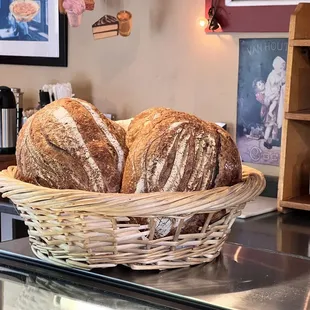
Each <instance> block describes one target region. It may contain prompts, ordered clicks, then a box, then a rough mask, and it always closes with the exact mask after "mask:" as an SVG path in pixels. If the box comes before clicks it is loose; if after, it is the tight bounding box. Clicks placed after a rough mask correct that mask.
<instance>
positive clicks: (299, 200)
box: [280, 195, 310, 210]
mask: <svg viewBox="0 0 310 310" xmlns="http://www.w3.org/2000/svg"><path fill="white" fill-rule="evenodd" d="M280 206H281V207H282V208H289V209H299V210H310V195H305V196H300V197H295V198H291V199H288V200H285V201H283V200H282V201H280Z"/></svg>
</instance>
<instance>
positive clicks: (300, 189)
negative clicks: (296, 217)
mask: <svg viewBox="0 0 310 310" xmlns="http://www.w3.org/2000/svg"><path fill="white" fill-rule="evenodd" d="M309 20H310V3H300V4H298V6H297V8H296V10H295V12H294V13H293V15H292V16H291V20H290V30H289V44H288V51H287V66H286V68H287V72H286V90H285V100H284V111H289V112H286V113H285V115H284V120H283V124H282V144H281V165H280V174H279V184H278V210H279V211H280V212H287V211H288V209H301V210H309V211H310V195H309V177H310V143H309V139H310V125H309V124H310V123H309V122H310V101H309V98H310V84H309V81H310V61H309V57H308V56H309V55H308V53H303V52H302V51H301V50H302V47H304V48H305V49H306V50H307V51H308V50H309V48H310V23H309ZM303 195H306V196H303ZM292 197H295V198H292Z"/></svg>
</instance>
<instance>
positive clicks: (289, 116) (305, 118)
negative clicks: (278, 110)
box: [285, 109, 310, 121]
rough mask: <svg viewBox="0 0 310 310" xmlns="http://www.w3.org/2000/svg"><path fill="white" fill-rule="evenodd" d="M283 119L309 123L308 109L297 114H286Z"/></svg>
mask: <svg viewBox="0 0 310 310" xmlns="http://www.w3.org/2000/svg"><path fill="white" fill-rule="evenodd" d="M285 118H286V119H292V120H297V121H310V109H308V110H302V111H297V112H286V113H285Z"/></svg>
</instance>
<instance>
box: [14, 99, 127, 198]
mask: <svg viewBox="0 0 310 310" xmlns="http://www.w3.org/2000/svg"><path fill="white" fill-rule="evenodd" d="M125 137H126V133H125V131H124V129H123V128H122V127H121V126H119V125H118V124H116V123H114V122H113V121H111V120H109V119H108V118H106V117H105V116H104V115H103V114H102V113H100V112H99V111H98V110H97V109H96V108H95V106H93V105H92V104H90V103H88V102H86V101H83V100H80V99H71V98H65V99H60V100H58V101H55V102H53V103H51V104H49V105H48V106H46V107H45V108H43V109H41V110H39V111H38V112H37V113H35V114H34V115H33V116H32V117H31V118H29V120H28V121H27V122H26V124H25V125H24V126H23V127H22V129H21V132H20V134H19V137H18V141H17V147H16V159H17V175H16V176H17V178H18V179H20V180H23V181H26V182H30V183H33V184H37V185H42V186H46V187H51V188H58V189H80V190H88V191H95V192H119V190H120V186H121V180H122V174H123V168H124V165H125V159H126V157H127V153H128V150H127V147H126V142H125Z"/></svg>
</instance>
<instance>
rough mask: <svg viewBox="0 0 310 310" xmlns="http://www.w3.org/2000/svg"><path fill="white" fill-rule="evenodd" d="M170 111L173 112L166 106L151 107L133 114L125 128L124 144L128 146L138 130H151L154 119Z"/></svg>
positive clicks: (160, 117) (158, 118)
mask: <svg viewBox="0 0 310 310" xmlns="http://www.w3.org/2000/svg"><path fill="white" fill-rule="evenodd" d="M167 111H170V112H173V111H172V110H171V109H168V108H162V107H160V108H151V109H147V110H145V111H143V112H141V113H140V114H138V115H137V116H135V117H134V118H133V119H132V120H131V122H130V124H129V126H128V129H127V136H126V144H127V146H128V147H129V148H130V147H131V145H132V143H133V142H134V140H135V139H136V137H137V136H139V135H140V131H141V130H142V129H143V131H144V132H148V131H150V130H152V127H153V126H154V122H155V121H160V120H161V119H162V116H163V114H164V113H165V112H167Z"/></svg>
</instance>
